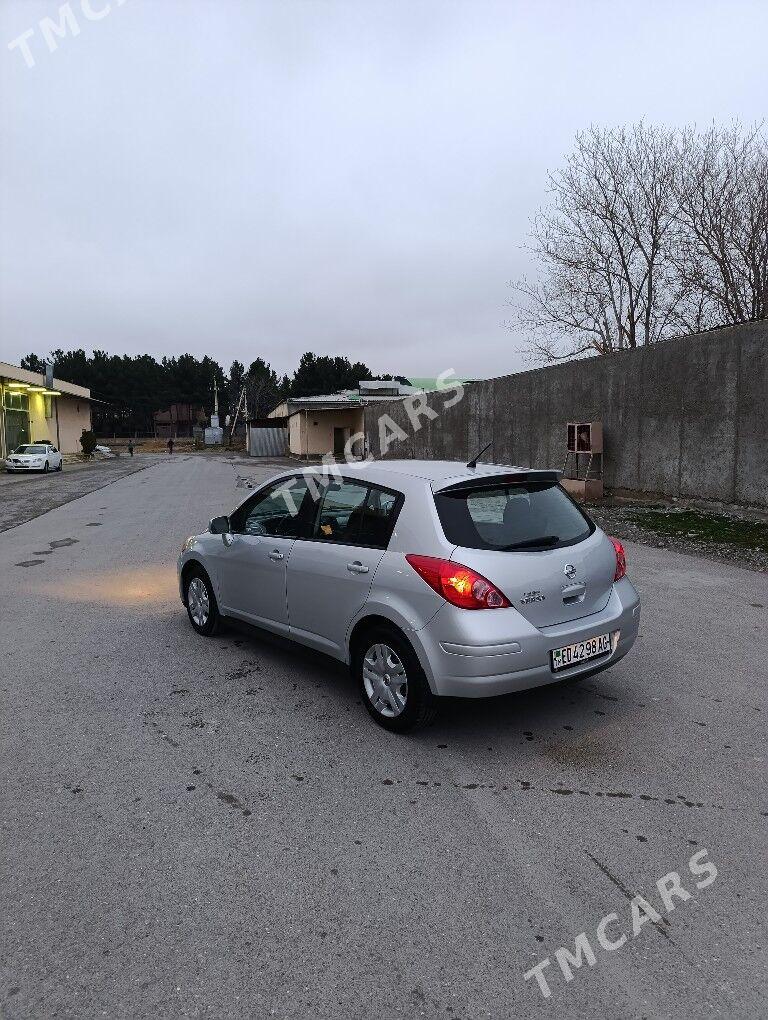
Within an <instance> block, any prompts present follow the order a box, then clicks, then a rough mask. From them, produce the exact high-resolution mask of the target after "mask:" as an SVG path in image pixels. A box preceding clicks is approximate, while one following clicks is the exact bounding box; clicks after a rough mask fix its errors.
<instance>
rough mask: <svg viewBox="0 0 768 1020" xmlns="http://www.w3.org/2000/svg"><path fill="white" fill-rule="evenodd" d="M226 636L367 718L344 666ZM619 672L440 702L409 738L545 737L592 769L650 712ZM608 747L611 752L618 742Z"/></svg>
mask: <svg viewBox="0 0 768 1020" xmlns="http://www.w3.org/2000/svg"><path fill="white" fill-rule="evenodd" d="M227 631H230V632H232V633H235V632H236V633H238V634H240V635H241V636H242V637H245V638H246V639H247V640H248V642H249V643H253V645H254V647H257V646H261V647H262V648H265V647H267V648H269V649H270V650H271V651H272V652H273V653H274V654H275V655H276V657H278V658H280V659H283V658H285V659H286V660H290V661H292V662H294V663H296V664H297V665H298V664H301V665H302V666H303V667H304V669H305V670H306V672H304V671H303V670H302V671H300V672H299V674H298V675H296V676H295V680H296V682H298V683H299V684H301V683H304V684H305V685H306V688H307V692H306V693H307V695H308V696H310V697H311V693H312V690H313V689H314V688H315V687H316V685H317V684H318V683H320V684H323V685H327V693H328V694H329V695H331V697H332V698H333V699H334V700H335V701H336V702H337V703H338V708H339V715H340V717H341V715H342V714H343V713H345V711H346V710H347V709H348V708H349V703H350V701H353V702H354V703H355V705H356V706H359V709H360V712H361V716H364V714H365V709H364V708H363V705H362V699H361V696H360V692H359V691H358V688H357V684H356V682H355V680H354V678H353V677H352V675H351V674H350V672H349V669H348V668H347V666H345V665H344V664H343V663H341V662H339V661H338V660H336V659H333V658H331V657H330V656H327V655H324V654H323V653H322V652H317V651H315V650H313V649H309V648H306V647H304V646H302V645H298V644H296V643H295V642H292V641H290V640H288V639H286V638H281V637H279V636H277V635H273V634H270V633H268V632H266V631H262V630H259V629H258V628H256V627H251V626H249V625H248V624H246V623H241V622H239V621H232V620H228V621H227ZM225 633H226V631H225ZM621 671H622V667H621V664H617V665H616V667H613V668H612V669H611V670H610V671H604V672H601V673H598V674H590V675H587V676H585V677H583V678H578V679H574V678H569V679H564V680H560V681H558V682H556V683H552V684H547V685H546V686H544V687H538V688H533V689H531V690H527V691H520V692H516V693H512V694H504V695H499V696H497V697H493V698H476V699H472V698H441V699H440V707H439V713H438V717H437V719H436V721H435V722H434V723H433V724H432V725H430V726H428V727H425V728H424V729H421V730H417V731H415V732H413V733H410V734H408V735H407V738H406V739H409V740H416V741H418V742H422V741H424V742H425V743H426V744H431V745H434V742H435V738H437V737H444V738H448V737H450V738H452V739H454V740H455V739H461V738H467V739H468V741H471V742H472V743H473V744H474V743H476V742H477V739H484V738H485V737H488V738H491V737H494V736H495V737H497V738H498V737H500V736H506V737H510V736H511V737H516V738H519V739H520V743H521V744H525V743H531V744H537V743H538V742H539V741H540V740H541V739H542V738H545V739H546V742H547V746H546V750H547V751H548V756H550V757H554V758H558V757H562V759H563V763H566V762H568V761H572V760H573V759H577V760H578V761H579V762H580V763H581V764H587V763H588V762H589V761H591V760H597V759H600V758H603V756H604V755H605V754H606V753H611V754H618V753H619V752H620V747H618V746H610V747H609V746H606V745H605V744H604V743H603V740H602V739H601V737H605V736H606V730H610V731H611V733H613V732H614V731H615V730H616V728H617V726H618V727H624V726H625V725H626V724H627V722H628V717H632V716H635V715H636V714H637V710H638V708H640V709H642V708H644V707H645V706H644V705H643V704H642V703H640V702H637V701H636V700H635V698H636V692H634V691H633V690H632V688H630V686H629V684H624V683H622V679H621V675H620V674H621ZM365 721H366V722H367V719H366V720H365ZM633 721H634V720H633ZM371 725H374V723H373V722H371ZM609 743H610V745H614V741H613V740H610V741H609ZM569 745H570V746H571V748H572V751H573V753H570V752H569V751H568V746H569Z"/></svg>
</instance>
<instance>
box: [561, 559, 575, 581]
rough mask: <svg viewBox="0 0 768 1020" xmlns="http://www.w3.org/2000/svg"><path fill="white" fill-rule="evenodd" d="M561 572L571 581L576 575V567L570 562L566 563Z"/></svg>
mask: <svg viewBox="0 0 768 1020" xmlns="http://www.w3.org/2000/svg"><path fill="white" fill-rule="evenodd" d="M563 573H564V574H565V576H566V577H567V578H568V580H569V581H572V580H573V579H574V577H575V576H576V567H574V565H573V564H572V563H566V565H565V566H564V567H563Z"/></svg>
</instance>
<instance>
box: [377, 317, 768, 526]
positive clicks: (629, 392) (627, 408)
mask: <svg viewBox="0 0 768 1020" xmlns="http://www.w3.org/2000/svg"><path fill="white" fill-rule="evenodd" d="M446 399H447V398H446V396H444V395H443V394H440V393H434V394H430V397H429V405H430V407H432V408H434V410H435V411H437V412H438V415H439V417H438V418H437V419H435V420H434V421H431V422H428V423H425V424H424V426H423V427H422V428H421V429H420V430H419V431H418V432H415V433H414V430H413V428H412V427H411V425H410V422H409V420H408V416H407V414H406V412H405V409H404V407H403V404H402V403H401V402H393V403H391V404H387V405H386V406H382V405H376V406H375V407H374V406H369V407H368V408H367V409H366V413H365V422H366V434H367V436H368V444H369V449H370V451H371V452H372V453H373V455H374V456H376V457H378V456H380V455H381V446H380V442H379V436H380V430H379V426H378V420H379V418H380V417H381V415H382V414H387V415H389V416H390V417H391V418H392V419H393V420H394V421H395V422H396V423H397V424H398V425H399V426H400V427H401V428H402V429H404V431H405V432H406V433H407V434H408V438H407V439H405V440H402V441H401V442H399V443H394V444H393V446H392V447H391V448H390V449H389V450H388V451H387V454H386V456H387V457H405V458H414V457H415V458H426V459H446V460H468V459H469V458H470V457H471V456H473V455H474V454H475V453H476V452H477V451H478V450H479V449H481V448H482V447H483V446H484V445H485V444H486V443H488V442H492V444H493V445H492V447H491V449H490V450H488V452H487V453H486V454H485V455H484V456H483V458H482V459H483V460H484V461H492V462H496V463H501V464H518V465H520V466H522V467H556V468H561V467H562V466H563V462H564V460H565V426H566V423H567V422H569V421H590V420H593V419H600V420H602V422H603V428H604V436H605V456H604V478H605V483H606V486H607V487H608V488H610V489H632V490H635V491H640V492H647V493H661V494H663V495H665V496H684V497H691V498H700V499H710V500H722V501H724V502H730V503H748V504H755V505H758V506H768V322H767V321H763V322H754V323H745V324H743V325H740V326H729V327H726V328H723V329H718V330H711V331H709V332H706V333H698V334H695V335H692V336H686V337H680V338H679V339H677V340H668V341H666V342H665V343H660V344H654V345H653V346H650V347H644V348H640V349H638V350H635V351H625V352H623V353H621V354H615V355H611V356H609V357H602V358H588V359H584V360H581V361H572V362H568V363H565V364H560V365H554V366H551V367H547V368H539V369H534V370H532V371H529V372H520V373H518V374H516V375H508V376H501V377H499V378H497V379H487V380H484V381H482V382H478V383H474V384H472V385H471V386H468V387H467V388H466V390H465V394H464V398H463V400H462V401H461V402H460V403H458V404H456V405H455V406H454V407H452V408H449V409H448V410H443V404H444V403H445V401H446Z"/></svg>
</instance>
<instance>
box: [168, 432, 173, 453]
mask: <svg viewBox="0 0 768 1020" xmlns="http://www.w3.org/2000/svg"><path fill="white" fill-rule="evenodd" d="M168 453H171V454H172V453H173V436H171V438H170V439H169V440H168Z"/></svg>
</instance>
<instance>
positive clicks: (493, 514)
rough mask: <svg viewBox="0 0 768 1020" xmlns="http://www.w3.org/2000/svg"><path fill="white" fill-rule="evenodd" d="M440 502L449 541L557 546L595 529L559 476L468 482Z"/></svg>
mask: <svg viewBox="0 0 768 1020" xmlns="http://www.w3.org/2000/svg"><path fill="white" fill-rule="evenodd" d="M435 504H436V506H437V513H438V516H439V518H440V523H441V524H442V527H443V531H444V532H445V536H446V538H447V539H448V541H449V542H453V543H455V544H456V545H460V546H464V547H465V548H468V549H498V550H504V551H507V550H509V551H514V550H516V549H520V550H526V549H528V550H536V549H557V548H560V547H562V546H566V545H574V544H575V543H576V542H581V541H583V539H585V538H587V537H588V536H589V535H591V534H592V532H593V531H594V530H595V526H594V524H592V522H591V521H590V520H589V518H588V517H587V516H586V515H585V514H583V513H582V512H581V510H580V509H579V508H578V506H576V504H575V503H574V502H573V500H572V499H571V498H570V497H569V496H568V495H567V493H566V492H565V491H564V490H563V489H561V488H560V486H559V485H558V484H557V483H556V482H554V481H543V482H541V481H540V482H527V483H525V482H522V483H512V484H502V485H496V486H493V487H491V486H478V487H472V488H471V487H463V488H458V489H453V490H448V491H445V492H438V493H436V495H435Z"/></svg>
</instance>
